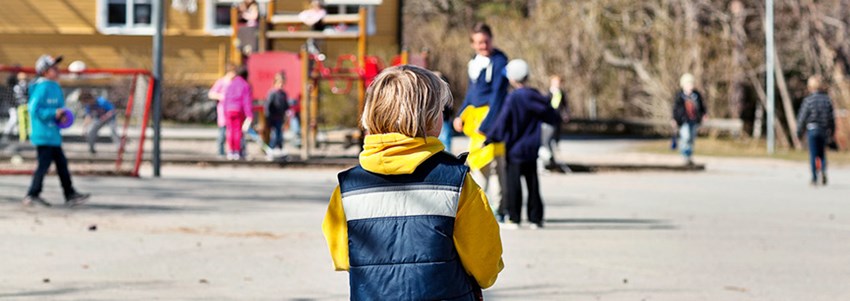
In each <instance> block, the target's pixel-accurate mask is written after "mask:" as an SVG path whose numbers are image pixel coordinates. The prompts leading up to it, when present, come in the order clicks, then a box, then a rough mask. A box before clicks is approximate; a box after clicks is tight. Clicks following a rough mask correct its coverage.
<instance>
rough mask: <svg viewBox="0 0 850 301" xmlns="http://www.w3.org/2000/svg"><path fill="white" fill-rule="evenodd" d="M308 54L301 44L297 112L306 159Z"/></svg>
mask: <svg viewBox="0 0 850 301" xmlns="http://www.w3.org/2000/svg"><path fill="white" fill-rule="evenodd" d="M309 68H310V56H309V54H307V46H306V45H304V46H301V80H302V84H301V103H300V104H298V105H299V106H301V111H300V112H299V114H300V116H299V119H301V120H300V121H301V159H302V160H307V159H309V158H310V150H309V149H307V146H308V145H309V143H308V142H307V131H308V129H307V125H308V123H307V116H308V115H307V104H308V103H309V99H310V82H311V80H310V70H309Z"/></svg>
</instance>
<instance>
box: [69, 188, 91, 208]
mask: <svg viewBox="0 0 850 301" xmlns="http://www.w3.org/2000/svg"><path fill="white" fill-rule="evenodd" d="M90 196H91V194H88V193H76V192H75V193H74V194H72V195H69V196H68V197H67V198H65V205H67V206H68V207H76V206H79V205H82V204H85V203H86V201H88V199H89V197H90Z"/></svg>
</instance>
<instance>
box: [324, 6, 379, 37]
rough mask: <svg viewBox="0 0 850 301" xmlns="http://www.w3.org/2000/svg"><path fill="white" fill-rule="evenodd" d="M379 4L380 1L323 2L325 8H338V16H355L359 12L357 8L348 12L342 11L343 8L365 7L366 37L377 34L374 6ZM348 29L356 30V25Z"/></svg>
mask: <svg viewBox="0 0 850 301" xmlns="http://www.w3.org/2000/svg"><path fill="white" fill-rule="evenodd" d="M373 3H377V4H381V2H380V1H364V0H360V1H330V0H326V1H325V8H327V7H328V6H338V7H339V8H338V9H337V11H340V14H344V15H346V14H357V13H358V12H359V8H357V9H355V10H354V11H348V10H347V9H344V8H345V6H366V34H367V35H370V36H372V35H375V33H376V32H377V27H376V26H375V18H376V16H375V5H377V4H373ZM350 28H357V24H354V25H352V26H351V27H350Z"/></svg>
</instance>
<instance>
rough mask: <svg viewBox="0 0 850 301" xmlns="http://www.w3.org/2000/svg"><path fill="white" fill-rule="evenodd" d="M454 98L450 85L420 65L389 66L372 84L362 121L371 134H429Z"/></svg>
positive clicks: (416, 135)
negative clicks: (429, 130)
mask: <svg viewBox="0 0 850 301" xmlns="http://www.w3.org/2000/svg"><path fill="white" fill-rule="evenodd" d="M451 99H452V93H451V91H450V90H449V85H448V84H447V83H446V82H445V81H443V80H441V79H440V78H439V77H437V76H436V75H434V73H433V72H431V71H428V70H425V69H423V68H420V67H416V66H411V65H402V66H396V67H391V68H387V69H386V70H384V71H383V72H381V74H379V75H378V77H376V78H375V80H374V81H372V84H370V85H369V89H368V90H366V102H365V104H364V107H363V117H362V119H361V121H360V123H361V125H363V128H364V129H366V131H368V132H369V133H370V134H386V133H400V134H403V135H405V136H408V137H425V136H426V135H427V132H428V129H429V128H430V127H433V126H435V124H437V123H439V121H440V118H442V111H443V107H444V106H446V104H448V103H449V101H450V100H451Z"/></svg>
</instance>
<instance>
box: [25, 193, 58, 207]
mask: <svg viewBox="0 0 850 301" xmlns="http://www.w3.org/2000/svg"><path fill="white" fill-rule="evenodd" d="M21 203H22V204H23V205H24V206H26V207H30V206H32V205H42V206H44V207H50V206H53V205H51V204H50V203H48V202H47V201H45V200H44V199H42V198H40V197H37V196H31V195H28V196H26V197H24V200H23V201H21Z"/></svg>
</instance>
